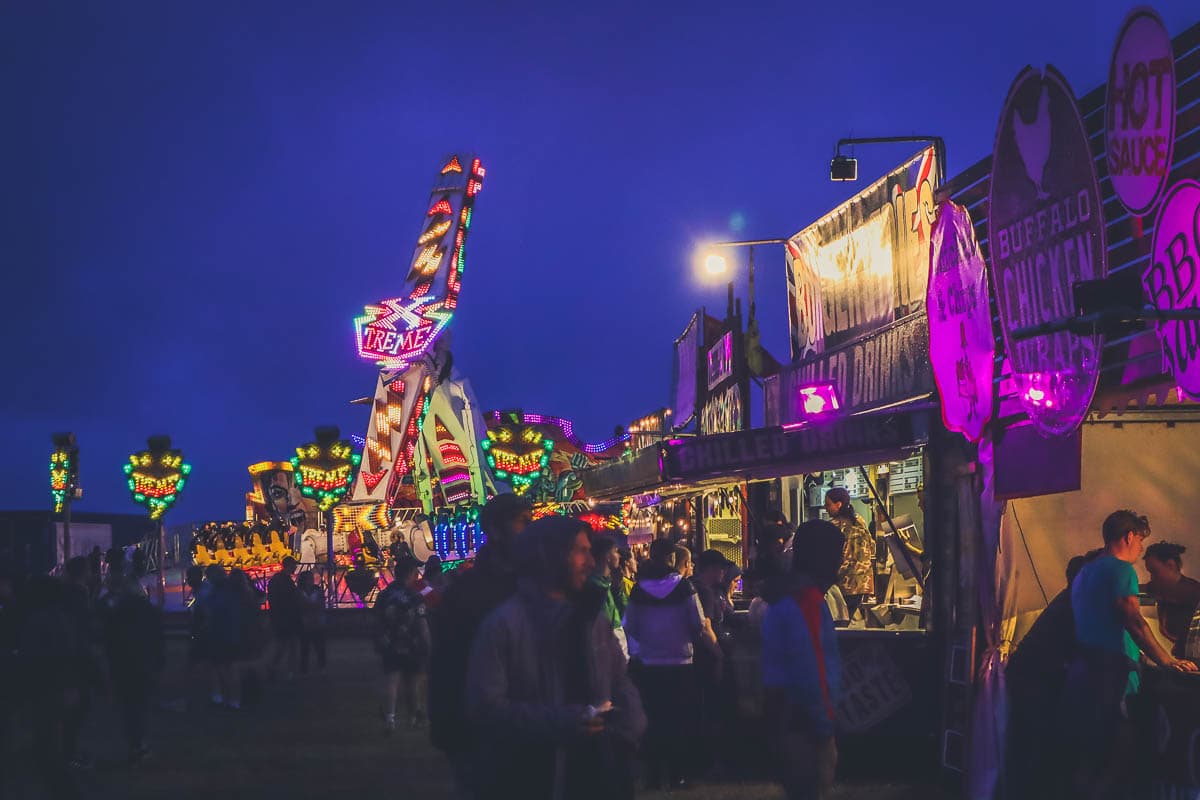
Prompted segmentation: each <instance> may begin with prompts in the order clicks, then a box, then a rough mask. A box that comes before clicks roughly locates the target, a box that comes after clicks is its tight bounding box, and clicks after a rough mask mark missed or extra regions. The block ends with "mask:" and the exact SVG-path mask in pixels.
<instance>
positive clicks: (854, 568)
mask: <svg viewBox="0 0 1200 800" xmlns="http://www.w3.org/2000/svg"><path fill="white" fill-rule="evenodd" d="M825 511H826V512H828V514H829V520H830V522H832V523H833V524H834V525H836V526H837V529H838V530H839V531H841V532H842V536H844V537H845V538H846V543H845V545H844V547H843V549H842V565H841V567H840V568H839V569H838V575H837V585H838V587H839V588H840V589H841V590H842V596H843V597H844V598H845V599H846V607H847V609H848V610H849V612H850V620H851V621H852V622H853V620H854V615H855V614H856V613H857V612H858V609H859V608H860V607H861V606H862V604H863V601H864V600H865V599H866V598H868V597H870V596H871V595H873V594H875V565H874V562H875V537H874V536H873V535H871V531H870V530H868V528H867V523H866V522H864V521H863V518H862V517H860V516H859V515H858V513H857V512H855V510H854V505H853V504H852V503H851V502H850V492H848V491H846V490H845V489H844V488H842V487H841V486H835V487H833V488H832V489H830V490H829V491H828V492H826V493H825Z"/></svg>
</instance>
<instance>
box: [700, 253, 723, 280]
mask: <svg viewBox="0 0 1200 800" xmlns="http://www.w3.org/2000/svg"><path fill="white" fill-rule="evenodd" d="M727 269H729V262H727V261H726V260H725V256H723V255H720V254H718V253H710V254H709V255H707V256H705V258H704V271H705V272H707V273H708V274H709V275H724V274H725V270H727Z"/></svg>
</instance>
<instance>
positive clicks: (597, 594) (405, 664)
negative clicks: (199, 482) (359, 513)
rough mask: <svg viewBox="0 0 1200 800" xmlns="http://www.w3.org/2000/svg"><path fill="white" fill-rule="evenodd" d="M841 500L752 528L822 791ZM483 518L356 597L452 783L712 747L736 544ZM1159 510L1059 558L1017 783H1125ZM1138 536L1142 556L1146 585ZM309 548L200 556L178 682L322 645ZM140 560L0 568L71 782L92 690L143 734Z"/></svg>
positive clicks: (784, 777)
mask: <svg viewBox="0 0 1200 800" xmlns="http://www.w3.org/2000/svg"><path fill="white" fill-rule="evenodd" d="M844 502H845V501H844V500H839V497H838V496H834V497H832V498H830V500H829V501H828V502H827V504H826V508H827V510H828V511H829V513H830V517H831V519H832V522H830V521H823V520H810V521H808V522H805V523H803V524H802V525H800V526H799V527H798V528H795V529H793V528H791V526H790V525H789V524H788V523H787V521H786V520H784V519H782V517H780V518H778V519H775V518H772V520H769V521H768V522H770V523H772V524H774V525H775V527H777V528H778V529H779V536H778V537H772V536H771V535H770V531H768V535H767V536H766V539H767V540H768V541H770V540H773V538H777V539H779V541H780V542H783V541H784V540H785V539H786V540H788V543H789V544H788V546H787V547H786V548H785V547H782V546H781V547H779V548H776V549H771V548H769V547H768V548H766V549H765V551H764V552H763V553H762V554H761V555H762V558H761V559H760V563H759V564H758V565H757V566H758V571H759V573H761V574H760V575H758V576H757V577H756V585H757V586H758V588H759V590H760V597H759V599H758V602H759V605H758V611H757V614H756V616H755V619H756V620H757V623H756V627H755V630H756V632H757V635H758V637H759V640H760V642H761V682H762V686H763V689H764V692H765V702H764V710H765V712H766V718H765V722H766V726H765V728H764V729H763V732H764V734H765V735H764V737H763V738H764V741H766V742H767V743H769V744H770V746H771V748H772V751H771V759H770V761H771V763H772V764H773V765H774V767H775V768H776V770H777V778H778V780H779V782H780V783H781V784H782V785H783V787H784V789H785V792H786V795H787V797H789V798H822V797H828V796H829V792H830V791H831V789H832V785H833V778H834V774H835V772H836V768H837V761H838V752H837V745H836V740H835V727H836V722H837V705H838V701H839V697H840V690H841V665H840V659H839V655H838V648H837V640H836V637H835V622H834V617H833V615H832V614H831V608H830V603H829V600H828V598H829V597H830V596H831V594H839V592H837V591H834V589H835V587H837V588H838V589H840V590H841V591H840V594H841V595H842V596H844V597H845V598H846V600H847V602H848V603H851V604H852V603H853V602H854V601H855V599H858V598H860V597H861V596H864V595H867V594H869V593H870V591H871V589H870V587H868V586H867V585H866V582H865V581H866V575H867V573H866V572H865V571H864V570H861V569H858V568H857V567H856V566H855V565H856V564H858V562H859V561H862V560H863V559H860V558H857V557H856V555H855V554H856V552H857V550H858V549H860V548H859V546H858V544H856V543H855V540H856V537H857V539H860V540H862V541H867V537H865V536H862V535H861V533H860V531H859V530H858V529H859V528H861V527H862V525H861V520H860V519H856V518H855V517H853V516H851V514H847V513H840V512H842V510H843V507H842V506H839V503H844ZM481 524H482V526H483V530H484V533H485V535H486V543H485V544H484V545H483V546H482V547H481V548H480V550H479V552H478V554H477V557H476V559H475V563H474V564H473V565H472V566H471V567H470V568H464V569H458V570H454V571H453V572H450V571H447V570H445V569H443V565H442V563H441V562H440V560H438V559H437V558H436V557H431V558H429V559H428V560H427V561H426V562H425V563H422V562H420V561H419V560H417V559H416V558H415V557H414V556H413V555H412V553H411V551H409V550H407V549H404V548H401V549H400V550H398V551H397V552H395V553H393V554H392V555H393V556H394V557H395V564H394V568H393V580H392V581H391V582H390V583H389V584H388V586H387V587H386V588H385V589H384V590H383V591H381V592H379V594H378V596H377V597H375V602H374V607H373V609H372V610H371V611H370V612H369V617H370V619H371V623H372V639H373V643H374V646H375V650H376V652H377V653H378V656H379V660H380V665H381V672H382V681H381V690H380V716H381V719H382V725H383V733H384V734H385V735H390V734H393V733H394V732H395V731H396V730H397V729H398V728H399V727H401V726H405V727H408V728H410V729H422V728H425V727H427V726H428V728H429V735H430V738H431V741H432V743H433V744H434V745H435V747H437V748H438V749H439V750H441V751H442V752H443V753H444V754H445V755H446V756H447V758H448V761H449V763H450V765H451V767H452V772H453V775H454V780H455V785H456V791H457V792H458V794H459V796H461V797H463V798H473V799H474V800H490V799H491V798H509V797H517V796H520V797H528V798H555V799H557V798H581V799H582V800H586V799H587V798H593V797H594V798H604V800H620V798H631V797H633V796H634V794H635V789H636V787H638V786H639V785H641V786H645V787H647V788H651V789H654V788H660V787H667V788H673V789H679V788H686V787H687V786H688V784H689V783H690V782H692V781H693V780H694V779H696V778H698V777H702V776H705V774H706V773H711V771H712V770H713V769H714V768H715V769H718V770H719V769H720V768H721V766H722V765H721V755H722V754H721V748H720V747H719V746H718V744H717V743H718V740H719V737H720V735H721V732H722V731H723V730H727V729H728V726H729V725H730V724H731V723H732V721H733V720H734V717H735V711H734V708H733V703H732V702H731V701H732V699H733V698H735V697H736V695H737V691H736V689H735V686H734V683H733V676H732V672H733V670H732V669H731V664H730V641H731V638H732V637H731V628H730V625H731V620H732V619H733V617H734V613H733V589H734V582H735V580H736V579H737V578H738V576H739V575H740V571H739V569H738V567H737V566H736V565H735V564H733V563H731V562H730V561H728V560H727V559H726V558H725V557H724V556H723V555H722V554H721V553H720V552H718V551H716V550H705V551H702V552H700V553H696V554H694V553H693V552H692V551H691V550H689V549H688V548H687V547H684V546H682V545H680V544H678V543H675V542H673V541H671V540H670V539H658V540H655V541H653V542H652V543H650V544H649V546H648V548H646V550H645V551H644V552H643V553H640V554H638V555H635V554H634V553H633V552H631V551H630V550H629V549H627V548H626V547H625V546H623V544H622V543H621V542H619V541H618V540H617V539H616V538H613V537H611V536H608V535H604V534H597V533H596V532H594V531H593V530H592V529H591V528H590V527H589V526H588V525H587V524H586V523H584V522H582V521H580V520H577V519H573V518H568V517H558V516H554V517H549V518H545V519H540V520H537V521H533V520H532V512H531V507H530V505H529V504H528V503H526V502H525V501H524V500H522V499H521V498H518V497H515V496H512V495H502V496H499V497H497V498H495V499H494V500H492V501H491V502H489V503H488V504H487V505H486V506H485V507H484V508H483V510H482V512H481ZM1149 535H1150V525H1149V521H1148V520H1147V519H1146V518H1145V517H1142V516H1139V515H1137V514H1136V513H1134V512H1131V511H1117V512H1114V513H1113V514H1111V515H1110V516H1109V517H1108V518H1107V519H1106V520H1105V522H1104V525H1103V530H1102V540H1103V547H1101V548H1097V549H1096V550H1094V551H1092V552H1089V553H1087V554H1085V555H1081V556H1078V557H1076V558H1074V559H1072V560H1071V562H1070V564H1069V565H1068V568H1067V582H1068V587H1067V589H1066V590H1064V591H1063V592H1062V593H1061V594H1059V595H1058V596H1057V597H1055V598H1054V599H1053V600H1052V601H1051V602H1050V603H1049V605H1048V607H1047V608H1046V610H1045V611H1044V612H1043V613H1042V614H1041V615H1040V617H1039V618H1038V620H1037V622H1036V623H1035V624H1034V625H1033V627H1032V629H1031V630H1030V631H1029V632H1028V634H1027V635H1026V636H1025V637H1024V639H1023V641H1022V642H1021V644H1020V646H1019V647H1018V648H1017V649H1016V651H1015V652H1014V654H1013V655H1012V657H1011V659H1010V661H1009V664H1008V668H1007V679H1008V689H1009V694H1010V711H1011V715H1010V727H1009V733H1010V736H1009V743H1008V748H1007V758H1008V765H1007V769H1006V777H1005V787H1004V789H1005V791H1006V793H1007V795H1006V796H1011V797H1030V796H1047V795H1045V792H1046V791H1053V792H1054V794H1053V796H1062V797H1078V798H1085V797H1086V798H1103V797H1122V796H1125V794H1124V792H1125V791H1126V790H1127V788H1128V786H1129V782H1130V781H1131V780H1133V776H1134V775H1135V770H1134V769H1133V764H1132V763H1131V762H1132V760H1133V758H1134V756H1133V754H1135V753H1136V752H1137V748H1136V746H1135V743H1134V742H1133V737H1134V731H1135V728H1134V723H1135V721H1136V720H1137V717H1138V714H1139V713H1143V712H1142V710H1141V705H1140V704H1139V701H1138V696H1139V690H1140V686H1141V681H1140V678H1139V669H1140V667H1139V663H1140V662H1141V661H1142V660H1143V656H1144V658H1145V659H1146V660H1148V661H1150V662H1153V663H1154V664H1157V665H1159V666H1160V667H1164V668H1166V669H1169V670H1174V671H1178V672H1194V671H1196V666H1195V664H1193V663H1192V662H1191V661H1188V660H1186V659H1185V658H1184V656H1185V655H1186V652H1185V643H1186V640H1187V634H1188V628H1189V625H1190V624H1191V621H1192V618H1193V616H1194V614H1195V612H1196V608H1197V605H1198V604H1200V582H1198V581H1195V580H1193V579H1192V578H1190V577H1187V576H1186V575H1184V574H1183V559H1182V556H1183V553H1184V550H1183V548H1182V547H1179V546H1177V545H1172V544H1169V543H1166V542H1159V543H1157V544H1153V545H1150V546H1149V547H1146V539H1147V538H1148V536H1149ZM1143 557H1144V561H1145V566H1146V569H1147V572H1148V573H1149V575H1150V576H1151V580H1150V582H1149V583H1147V584H1143V585H1139V584H1138V582H1137V577H1136V572H1135V570H1134V567H1133V565H1134V564H1135V563H1136V562H1137V561H1138V560H1139V559H1142V558H1143ZM298 567H299V565H298V564H297V562H296V561H295V560H294V559H293V558H290V557H289V558H285V559H284V561H283V563H282V568H281V569H280V571H279V572H278V573H276V574H275V575H274V576H273V577H272V578H271V579H270V581H269V582H268V583H267V586H266V590H265V591H260V590H259V589H258V588H256V586H255V584H254V583H253V582H252V581H251V580H250V578H249V577H248V575H247V574H246V573H245V572H244V571H242V570H240V569H232V570H228V571H227V570H226V569H225V568H223V567H221V566H216V565H213V566H209V567H207V568H200V567H192V568H191V569H189V570H188V572H187V573H186V581H187V583H188V585H189V587H190V589H191V593H192V597H193V598H194V602H193V603H192V606H191V611H190V623H189V624H190V629H189V650H188V668H189V671H190V672H189V677H190V683H191V685H192V686H193V687H203V691H202V692H193V694H192V695H191V696H189V697H185V698H184V699H183V700H182V701H180V702H184V703H189V702H197V701H195V700H194V697H195V695H196V694H202V695H205V696H204V697H202V699H201V700H200V701H198V702H207V703H209V704H211V705H213V706H219V707H222V708H225V709H229V710H232V711H240V710H242V709H243V707H244V704H245V703H247V701H248V698H247V697H246V695H247V694H248V693H252V692H254V691H255V687H256V686H257V685H258V684H259V682H260V681H261V680H262V679H263V678H264V677H269V678H271V679H273V680H283V681H288V680H291V679H293V678H294V677H295V675H296V673H297V672H300V673H303V672H307V671H308V670H309V668H310V666H315V668H316V669H317V670H324V669H325V665H326V642H325V639H326V631H327V626H328V619H327V613H328V612H327V610H326V607H327V606H326V600H327V598H326V592H325V587H323V586H322V585H321V584H320V583H319V582H318V581H317V579H316V576H315V575H314V573H313V572H299V569H298ZM139 571H144V564H134V563H129V561H127V559H126V558H125V555H124V553H123V552H122V551H120V550H113V551H110V553H109V554H108V556H107V558H103V557H102V556H101V554H100V553H99V552H98V551H96V552H94V553H93V554H92V555H91V556H90V557H77V558H72V559H70V560H69V561H68V562H67V563H66V565H65V566H64V569H63V571H62V575H61V576H37V577H33V578H31V579H29V580H27V581H25V582H24V583H23V584H22V585H20V586H18V584H17V582H16V581H15V580H14V579H13V576H11V575H5V574H3V573H0V637H2V644H3V646H2V647H0V668H2V669H3V671H4V675H3V678H2V679H0V686H2V687H3V689H0V691H3V692H5V693H6V696H5V697H4V698H0V709H3V713H4V714H5V715H6V719H5V720H4V721H3V722H4V724H3V725H0V730H3V731H9V730H10V729H11V726H10V724H9V723H10V722H11V721H12V720H11V716H12V715H13V713H14V709H15V708H16V707H17V706H18V705H19V704H18V703H16V702H14V700H15V699H16V698H15V697H14V696H13V692H14V691H15V687H23V690H27V691H28V700H29V701H30V704H31V706H32V707H33V708H35V709H37V713H35V714H33V715H31V718H30V723H31V731H32V737H33V740H34V744H35V752H36V753H37V754H38V759H39V763H38V770H39V773H40V774H41V775H42V776H43V778H44V780H45V782H46V784H47V785H48V786H49V787H51V788H52V789H53V790H54V793H55V795H56V796H64V797H69V796H71V792H72V791H73V789H72V787H73V783H72V781H73V778H72V776H73V775H74V774H76V773H77V772H78V771H80V770H86V769H87V768H88V766H89V759H88V756H87V754H86V753H84V752H82V751H81V750H80V745H79V738H80V737H79V732H80V730H81V727H82V726H83V724H84V722H85V721H86V719H87V718H88V716H89V713H90V710H91V708H92V705H93V701H94V699H95V697H96V696H97V695H98V693H99V692H101V691H104V690H107V691H108V692H109V693H110V694H111V697H112V698H113V700H114V702H115V705H116V707H117V709H118V711H119V719H120V726H121V732H122V735H123V737H124V741H125V743H126V745H127V747H128V757H129V761H130V762H131V763H134V764H136V763H138V762H140V761H142V760H144V759H145V758H146V757H147V756H148V755H149V754H150V751H149V748H148V746H147V742H148V738H147V729H146V721H147V716H148V714H147V712H148V710H149V708H150V706H151V703H152V698H153V697H154V696H155V694H154V693H155V686H156V683H157V675H158V673H159V671H160V670H161V669H162V667H163V663H164V660H163V632H162V619H161V616H160V611H159V609H158V608H157V607H156V605H155V604H153V603H152V602H151V601H150V599H149V597H148V596H147V593H146V591H145V589H144V588H143V582H142V580H141V574H140V572H139ZM763 576H765V577H763ZM1145 594H1149V595H1150V596H1152V597H1154V598H1155V600H1156V601H1157V603H1158V626H1159V634H1160V636H1158V637H1156V636H1155V635H1154V632H1153V631H1152V630H1151V628H1150V625H1149V623H1147V621H1146V620H1145V619H1144V618H1143V616H1142V614H1141V610H1140V607H1139V604H1138V597H1139V595H1145ZM264 606H265V609H266V610H265V611H264ZM1160 637H1161V638H1160ZM1161 641H1165V642H1167V645H1166V646H1164V645H1163V644H1162V643H1161ZM251 700H252V698H251Z"/></svg>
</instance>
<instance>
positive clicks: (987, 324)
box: [927, 203, 996, 442]
mask: <svg viewBox="0 0 1200 800" xmlns="http://www.w3.org/2000/svg"><path fill="white" fill-rule="evenodd" d="M927 295H928V311H929V360H930V363H931V364H932V366H933V377H934V379H935V380H936V381H937V386H938V391H939V392H940V393H941V397H942V419H943V420H944V421H945V423H946V428H947V429H948V430H951V431H957V432H958V433H961V434H963V435H964V436H966V437H967V439H968V440H970V441H972V442H977V441H979V439H980V438H981V437H982V436H983V426H984V425H986V424H987V421H988V420H989V419H991V417H992V368H993V366H994V362H995V357H996V340H995V337H994V336H993V335H992V308H991V305H990V304H989V303H988V284H987V265H986V264H985V263H984V261H983V254H982V253H981V252H980V251H979V242H977V241H975V228H974V227H973V226H972V225H971V215H970V214H968V213H967V210H966V209H965V208H963V207H962V206H960V205H957V204H955V203H945V204H943V205H942V206H941V207H940V208H939V210H938V218H937V221H936V222H935V223H933V236H932V244H931V246H930V249H929V291H928V292H927Z"/></svg>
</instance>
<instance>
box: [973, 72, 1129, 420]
mask: <svg viewBox="0 0 1200 800" xmlns="http://www.w3.org/2000/svg"><path fill="white" fill-rule="evenodd" d="M988 242H989V246H990V250H991V260H992V276H993V282H994V284H995V291H996V304H997V306H998V307H999V309H1000V328H1001V330H1002V331H1003V333H1004V344H1005V350H1006V352H1007V354H1008V358H1009V361H1010V363H1011V365H1012V373H1013V380H1014V382H1015V383H1016V388H1017V394H1018V399H1019V400H1020V403H1021V407H1022V408H1023V409H1024V410H1025V412H1026V413H1027V414H1028V415H1029V418H1030V420H1031V421H1032V422H1033V424H1034V425H1035V426H1037V428H1038V430H1040V431H1041V432H1042V433H1044V434H1048V435H1059V434H1064V433H1069V432H1070V431H1073V430H1074V429H1075V428H1077V427H1078V426H1079V423H1080V422H1082V421H1083V418H1084V417H1085V416H1086V415H1087V412H1088V407H1089V406H1090V405H1091V402H1092V396H1093V395H1094V394H1095V392H1096V382H1097V379H1098V378H1099V375H1100V354H1101V348H1102V341H1101V339H1100V337H1098V336H1077V335H1075V334H1073V333H1069V332H1067V331H1060V332H1058V333H1052V334H1043V335H1039V336H1033V337H1029V338H1022V339H1020V340H1018V339H1016V338H1014V336H1013V333H1014V331H1016V330H1018V329H1020V328H1028V327H1030V326H1035V325H1039V324H1042V323H1046V322H1051V321H1055V320H1061V319H1064V318H1066V317H1070V316H1073V315H1074V313H1075V303H1074V299H1073V296H1072V290H1073V287H1074V285H1075V283H1076V282H1078V281H1085V280H1093V279H1097V278H1103V277H1104V276H1105V275H1106V274H1107V272H1108V270H1107V266H1106V265H1107V254H1106V247H1105V240H1104V214H1103V208H1102V205H1101V202H1100V188H1099V186H1098V185H1097V182H1096V169H1095V165H1094V164H1093V162H1092V153H1091V149H1090V148H1089V147H1088V138H1087V132H1086V131H1085V129H1084V127H1083V120H1082V119H1081V118H1080V116H1079V107H1078V106H1077V105H1076V103H1075V95H1074V93H1073V92H1072V91H1071V87H1070V85H1069V84H1068V83H1067V81H1066V79H1065V78H1063V76H1062V75H1061V74H1060V73H1059V72H1058V70H1056V69H1054V67H1050V66H1048V67H1046V70H1045V73H1042V72H1041V71H1039V70H1036V69H1034V68H1033V67H1026V68H1025V69H1024V70H1023V71H1022V72H1021V74H1020V75H1018V76H1017V79H1016V80H1015V81H1013V85H1012V88H1011V89H1009V91H1008V99H1007V100H1005V103H1004V110H1003V111H1002V112H1001V114H1000V122H999V124H998V126H997V127H996V144H995V149H994V151H993V154H992V182H991V194H990V207H989V211H988Z"/></svg>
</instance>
